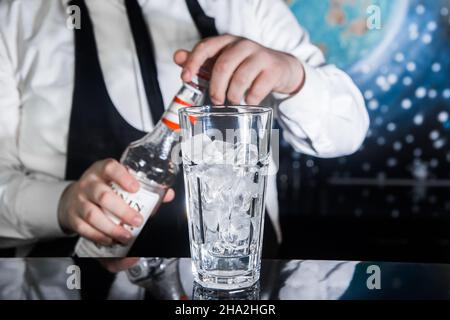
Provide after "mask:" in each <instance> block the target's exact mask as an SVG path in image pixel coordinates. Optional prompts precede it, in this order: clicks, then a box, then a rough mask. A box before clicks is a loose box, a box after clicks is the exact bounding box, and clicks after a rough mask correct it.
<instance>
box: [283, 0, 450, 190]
mask: <svg viewBox="0 0 450 320" xmlns="http://www.w3.org/2000/svg"><path fill="white" fill-rule="evenodd" d="M288 3H289V5H290V8H291V10H292V12H293V13H294V15H295V16H296V17H297V19H298V21H299V22H300V24H301V25H302V26H304V27H305V29H307V30H308V31H309V33H310V35H311V40H312V41H313V42H314V43H315V44H316V45H318V46H319V47H320V48H321V49H322V50H323V52H324V54H325V55H326V57H327V60H328V62H329V63H333V64H336V65H337V66H338V67H340V68H342V69H344V70H345V71H346V72H348V73H349V74H350V76H351V77H352V78H353V80H354V81H355V83H356V84H357V85H358V87H359V88H360V89H361V91H362V92H363V94H364V97H365V99H366V105H367V108H368V110H369V114H370V118H371V127H370V131H369V134H368V137H367V139H366V141H365V143H364V145H363V147H362V148H361V150H360V151H359V152H358V153H357V154H355V155H352V156H349V157H345V158H341V159H337V160H321V159H315V158H312V157H305V156H300V155H297V154H296V153H295V152H292V156H293V157H294V160H296V159H300V158H301V159H302V160H301V161H303V162H304V163H305V164H307V166H306V167H307V168H309V169H311V170H310V171H311V172H312V173H313V174H315V175H316V176H318V177H319V176H320V177H322V178H326V179H328V178H329V177H331V178H332V179H334V181H340V180H342V179H344V180H345V179H353V178H356V179H360V178H365V179H376V180H382V181H384V180H389V179H394V180H395V179H397V180H398V179H402V180H405V179H406V180H411V181H413V182H414V181H417V180H419V181H435V180H441V181H450V180H449V179H450V170H448V168H450V148H449V146H450V144H449V143H450V116H449V113H450V83H449V74H450V45H449V43H450V41H449V40H450V15H449V10H450V1H448V0H433V1H422V0H399V1H390V0H326V1H310V0H292V1H288ZM373 6H375V9H377V10H379V11H378V12H379V13H380V16H379V17H380V25H379V26H378V27H374V28H369V27H368V24H367V21H368V19H370V18H371V14H374V11H371V10H369V8H374V7H373ZM312 13H313V14H312ZM449 185H450V182H449Z"/></svg>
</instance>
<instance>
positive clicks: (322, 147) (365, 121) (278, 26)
mask: <svg viewBox="0 0 450 320" xmlns="http://www.w3.org/2000/svg"><path fill="white" fill-rule="evenodd" d="M254 5H255V8H254V10H255V14H256V20H257V23H258V25H259V26H260V39H261V44H262V45H264V46H267V47H269V48H272V49H275V50H279V51H283V52H286V53H289V54H292V55H293V56H295V57H296V58H298V59H299V60H300V61H301V62H302V64H303V66H304V69H305V76H306V78H305V83H304V86H303V88H302V89H301V90H300V92H299V93H297V94H293V95H291V96H288V95H282V94H277V93H274V94H273V95H272V98H273V99H274V100H275V105H277V108H276V115H277V117H278V121H279V123H280V125H281V126H282V127H283V129H284V138H285V139H286V141H288V142H289V143H290V144H291V145H292V146H293V147H294V148H295V149H296V150H298V151H300V152H303V153H306V154H310V155H314V156H317V157H323V158H331V157H338V156H344V155H348V154H351V153H353V152H355V151H357V150H358V149H359V147H360V146H361V144H362V142H363V140H364V138H365V137H366V133H367V130H368V126H369V117H368V114H367V110H366V107H365V102H364V99H363V97H362V95H361V92H360V91H359V89H358V88H357V87H356V85H355V84H354V83H353V81H352V80H351V79H350V77H349V76H348V75H347V74H345V73H344V72H343V71H341V70H339V69H338V68H336V67H335V66H333V65H327V64H325V59H324V56H323V54H322V52H321V51H320V50H319V48H317V47H316V46H314V45H312V44H311V42H310V40H309V35H308V34H307V32H306V31H305V30H304V29H303V28H302V27H301V26H300V25H299V24H298V22H297V20H296V18H295V16H294V15H293V14H292V12H291V11H290V10H289V8H288V7H287V6H286V4H285V3H284V2H283V1H282V0H255V1H254ZM307 9H308V8H305V10H307Z"/></svg>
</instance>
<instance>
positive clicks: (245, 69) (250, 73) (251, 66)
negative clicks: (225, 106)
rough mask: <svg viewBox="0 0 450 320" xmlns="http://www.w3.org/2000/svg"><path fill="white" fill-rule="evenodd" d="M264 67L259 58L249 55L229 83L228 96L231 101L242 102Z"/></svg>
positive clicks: (234, 102)
mask: <svg viewBox="0 0 450 320" xmlns="http://www.w3.org/2000/svg"><path fill="white" fill-rule="evenodd" d="M263 67H264V66H262V65H261V62H260V61H259V60H258V59H255V58H253V57H249V58H247V59H246V60H245V61H244V62H243V63H242V64H241V65H240V66H239V67H238V68H237V70H236V71H235V72H234V74H233V77H232V78H231V80H230V84H229V85H228V91H227V98H228V100H229V101H230V102H231V103H233V104H239V103H241V101H242V98H243V97H244V94H245V92H246V91H247V90H248V89H249V88H250V86H251V85H252V83H253V82H254V81H255V80H256V78H257V77H258V75H259V74H260V73H261V71H262V69H263Z"/></svg>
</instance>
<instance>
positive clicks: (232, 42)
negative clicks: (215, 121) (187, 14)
mask: <svg viewBox="0 0 450 320" xmlns="http://www.w3.org/2000/svg"><path fill="white" fill-rule="evenodd" d="M211 58H212V59H214V60H215V63H214V66H213V69H212V74H211V82H210V88H209V94H210V96H211V100H212V102H213V103H214V104H217V105H220V104H223V103H224V101H225V98H227V99H228V100H229V101H230V102H231V103H233V104H239V103H240V102H241V100H242V98H244V96H245V101H246V103H247V104H249V105H257V104H259V103H260V102H261V101H262V100H263V99H264V98H265V97H266V96H267V95H269V94H270V93H271V92H278V93H285V94H293V93H296V92H298V91H299V90H300V89H301V88H302V86H303V84H304V81H305V72H304V69H303V65H302V63H301V62H300V61H299V60H298V59H297V58H295V57H294V56H292V55H290V54H287V53H284V52H280V51H276V50H272V49H269V48H266V47H264V46H262V45H260V44H258V43H256V42H254V41H251V40H248V39H245V38H241V37H236V36H232V35H222V36H218V37H212V38H207V39H205V40H203V41H201V42H199V43H198V44H197V45H196V46H195V47H194V49H193V50H192V51H190V52H189V51H187V50H178V51H177V52H175V55H174V61H175V63H177V64H178V65H179V66H181V67H182V68H183V71H182V73H181V78H182V80H183V81H185V82H189V81H190V80H191V79H192V76H193V75H195V74H197V73H198V71H199V69H200V66H202V65H203V64H204V63H205V62H206V61H207V60H208V59H211Z"/></svg>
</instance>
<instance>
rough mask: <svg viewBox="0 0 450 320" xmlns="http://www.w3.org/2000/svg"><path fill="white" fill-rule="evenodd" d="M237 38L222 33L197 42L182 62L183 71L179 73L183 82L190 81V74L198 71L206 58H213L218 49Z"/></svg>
mask: <svg viewBox="0 0 450 320" xmlns="http://www.w3.org/2000/svg"><path fill="white" fill-rule="evenodd" d="M237 39H238V38H237V37H235V36H231V35H222V36H218V37H213V38H208V39H205V40H203V41H201V42H199V43H198V44H197V45H196V46H195V47H194V49H193V50H192V52H191V53H190V54H189V56H188V58H187V61H186V63H185V64H184V68H183V73H182V74H181V78H182V80H183V81H184V82H189V81H191V80H192V76H193V75H196V74H197V73H198V71H199V70H200V67H201V66H202V65H203V64H204V63H205V62H206V60H208V59H210V58H213V57H214V56H215V55H216V54H217V53H219V51H220V50H222V49H223V48H224V47H226V46H227V45H229V44H230V43H232V42H234V41H236V40H237Z"/></svg>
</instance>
